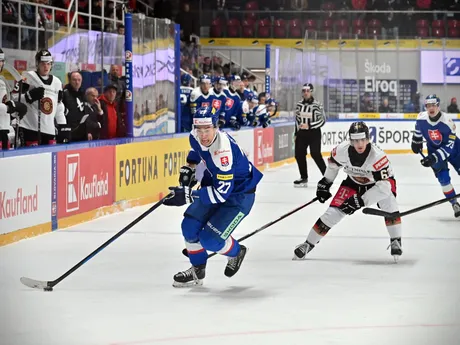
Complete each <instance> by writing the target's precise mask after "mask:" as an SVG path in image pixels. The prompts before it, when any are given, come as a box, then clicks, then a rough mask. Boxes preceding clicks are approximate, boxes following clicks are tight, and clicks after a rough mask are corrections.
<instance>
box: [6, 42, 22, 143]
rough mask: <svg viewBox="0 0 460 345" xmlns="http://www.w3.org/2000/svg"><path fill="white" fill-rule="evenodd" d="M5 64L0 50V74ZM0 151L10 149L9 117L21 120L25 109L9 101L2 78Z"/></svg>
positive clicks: (8, 93) (7, 89) (8, 94)
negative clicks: (14, 116) (13, 116)
mask: <svg viewBox="0 0 460 345" xmlns="http://www.w3.org/2000/svg"><path fill="white" fill-rule="evenodd" d="M4 64H5V54H4V52H3V50H2V49H0V73H1V72H2V71H3V66H4ZM0 100H1V102H0V150H8V149H9V148H10V138H9V136H8V135H9V133H10V131H11V116H12V115H17V116H18V117H19V118H22V117H23V116H24V115H25V114H26V112H27V107H26V106H25V104H22V103H20V102H14V101H12V100H11V99H10V91H9V88H8V84H7V82H6V80H5V79H3V77H0Z"/></svg>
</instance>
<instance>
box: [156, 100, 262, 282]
mask: <svg viewBox="0 0 460 345" xmlns="http://www.w3.org/2000/svg"><path fill="white" fill-rule="evenodd" d="M218 120H219V115H218V111H217V110H216V109H214V108H211V107H200V108H198V109H197V110H196V112H195V114H194V116H193V126H194V129H193V130H192V132H191V133H190V146H191V150H190V153H189V155H188V157H187V165H185V166H183V167H182V168H181V172H180V177H179V183H180V187H171V188H170V189H171V191H172V193H173V195H172V196H171V197H170V198H169V199H166V200H165V202H164V204H165V205H168V206H182V205H186V204H190V205H189V207H188V208H187V210H186V211H185V214H184V219H183V221H182V234H183V236H184V239H185V245H186V248H187V251H188V255H189V259H190V263H191V264H192V267H191V268H189V269H188V270H185V271H183V272H179V273H177V274H176V275H174V278H173V279H174V283H173V286H175V287H187V286H193V285H202V283H203V282H202V281H203V279H204V277H205V270H206V262H207V259H208V253H207V251H211V252H216V253H219V254H222V255H225V256H227V257H228V263H227V266H226V267H225V272H224V274H225V275H226V276H227V277H232V276H233V275H235V273H236V272H238V270H239V268H240V266H241V263H242V262H243V259H244V257H245V255H246V250H247V249H246V247H245V246H243V245H240V244H239V243H238V241H236V240H235V239H234V238H233V237H232V236H231V234H232V232H233V231H234V230H235V228H236V227H237V226H238V224H239V223H240V222H241V221H242V220H243V218H244V217H246V216H247V215H248V214H249V212H250V211H251V208H252V205H253V204H254V198H255V191H256V186H257V184H258V183H259V181H260V180H261V178H262V173H261V172H260V171H259V170H257V169H256V168H255V167H254V166H253V165H252V163H251V162H249V160H248V158H247V157H246V155H245V154H244V153H243V151H242V150H241V148H240V147H239V146H238V144H237V143H236V142H235V140H234V139H233V138H232V137H231V136H229V135H228V134H227V133H226V132H221V131H219V129H218V126H217V124H218ZM200 162H203V163H204V164H203V163H201V164H200V165H199V167H201V168H202V167H205V168H204V171H203V170H201V175H202V178H201V188H200V189H199V190H194V191H192V187H193V186H194V185H195V184H196V183H197V181H196V179H195V171H196V167H197V165H198V164H199V163H200ZM199 174H200V172H199V171H197V175H199ZM198 177H199V176H198ZM199 179H200V178H199Z"/></svg>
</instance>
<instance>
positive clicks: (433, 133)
mask: <svg viewBox="0 0 460 345" xmlns="http://www.w3.org/2000/svg"><path fill="white" fill-rule="evenodd" d="M428 135H429V136H430V139H431V141H432V142H433V143H434V144H440V143H442V134H441V132H440V131H439V130H438V129H429V130H428Z"/></svg>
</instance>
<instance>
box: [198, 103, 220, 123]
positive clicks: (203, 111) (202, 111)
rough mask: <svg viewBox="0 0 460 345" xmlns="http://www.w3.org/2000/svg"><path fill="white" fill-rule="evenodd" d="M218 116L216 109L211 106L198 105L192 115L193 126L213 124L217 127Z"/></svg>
mask: <svg viewBox="0 0 460 345" xmlns="http://www.w3.org/2000/svg"><path fill="white" fill-rule="evenodd" d="M218 121H219V116H218V114H217V109H216V108H213V107H199V108H198V109H197V110H196V112H195V114H194V115H193V125H194V126H208V125H213V126H214V127H217V122H218Z"/></svg>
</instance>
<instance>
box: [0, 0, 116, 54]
mask: <svg viewBox="0 0 460 345" xmlns="http://www.w3.org/2000/svg"><path fill="white" fill-rule="evenodd" d="M2 2H3V1H2ZM5 2H8V3H9V4H10V5H11V8H12V12H13V13H12V15H11V22H7V21H5V20H4V15H5V13H3V6H0V18H1V19H2V22H1V23H0V47H2V48H13V49H20V50H38V49H43V48H45V49H46V48H48V45H49V44H51V45H54V44H55V40H56V38H57V37H56V36H57V35H56V34H60V35H62V34H64V35H65V34H70V33H71V32H73V31H75V30H78V29H79V28H80V29H88V30H97V31H108V32H113V31H115V30H116V27H117V26H118V25H119V24H124V15H123V14H124V11H125V2H124V1H122V0H114V1H113V3H114V6H113V9H110V10H109V11H106V7H105V4H104V1H102V7H101V15H96V14H94V9H93V6H92V3H91V2H89V3H88V13H85V12H83V11H80V10H79V9H78V0H70V3H69V5H68V7H67V8H58V7H54V6H48V5H42V4H36V3H32V2H29V1H27V0H14V1H12V0H11V1H5ZM117 11H118V12H121V13H122V15H121V19H118V18H117ZM79 18H84V19H86V23H87V25H85V27H83V28H82V27H80V25H79V24H80V23H79ZM62 20H64V22H65V24H66V25H62V26H61V25H60V24H59V22H60V21H62ZM95 21H99V22H100V24H99V25H98V24H96V25H95V23H94V22H95ZM96 23H97V22H96ZM107 24H108V25H112V26H113V27H112V28H110V27H109V26H108V25H107Z"/></svg>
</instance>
